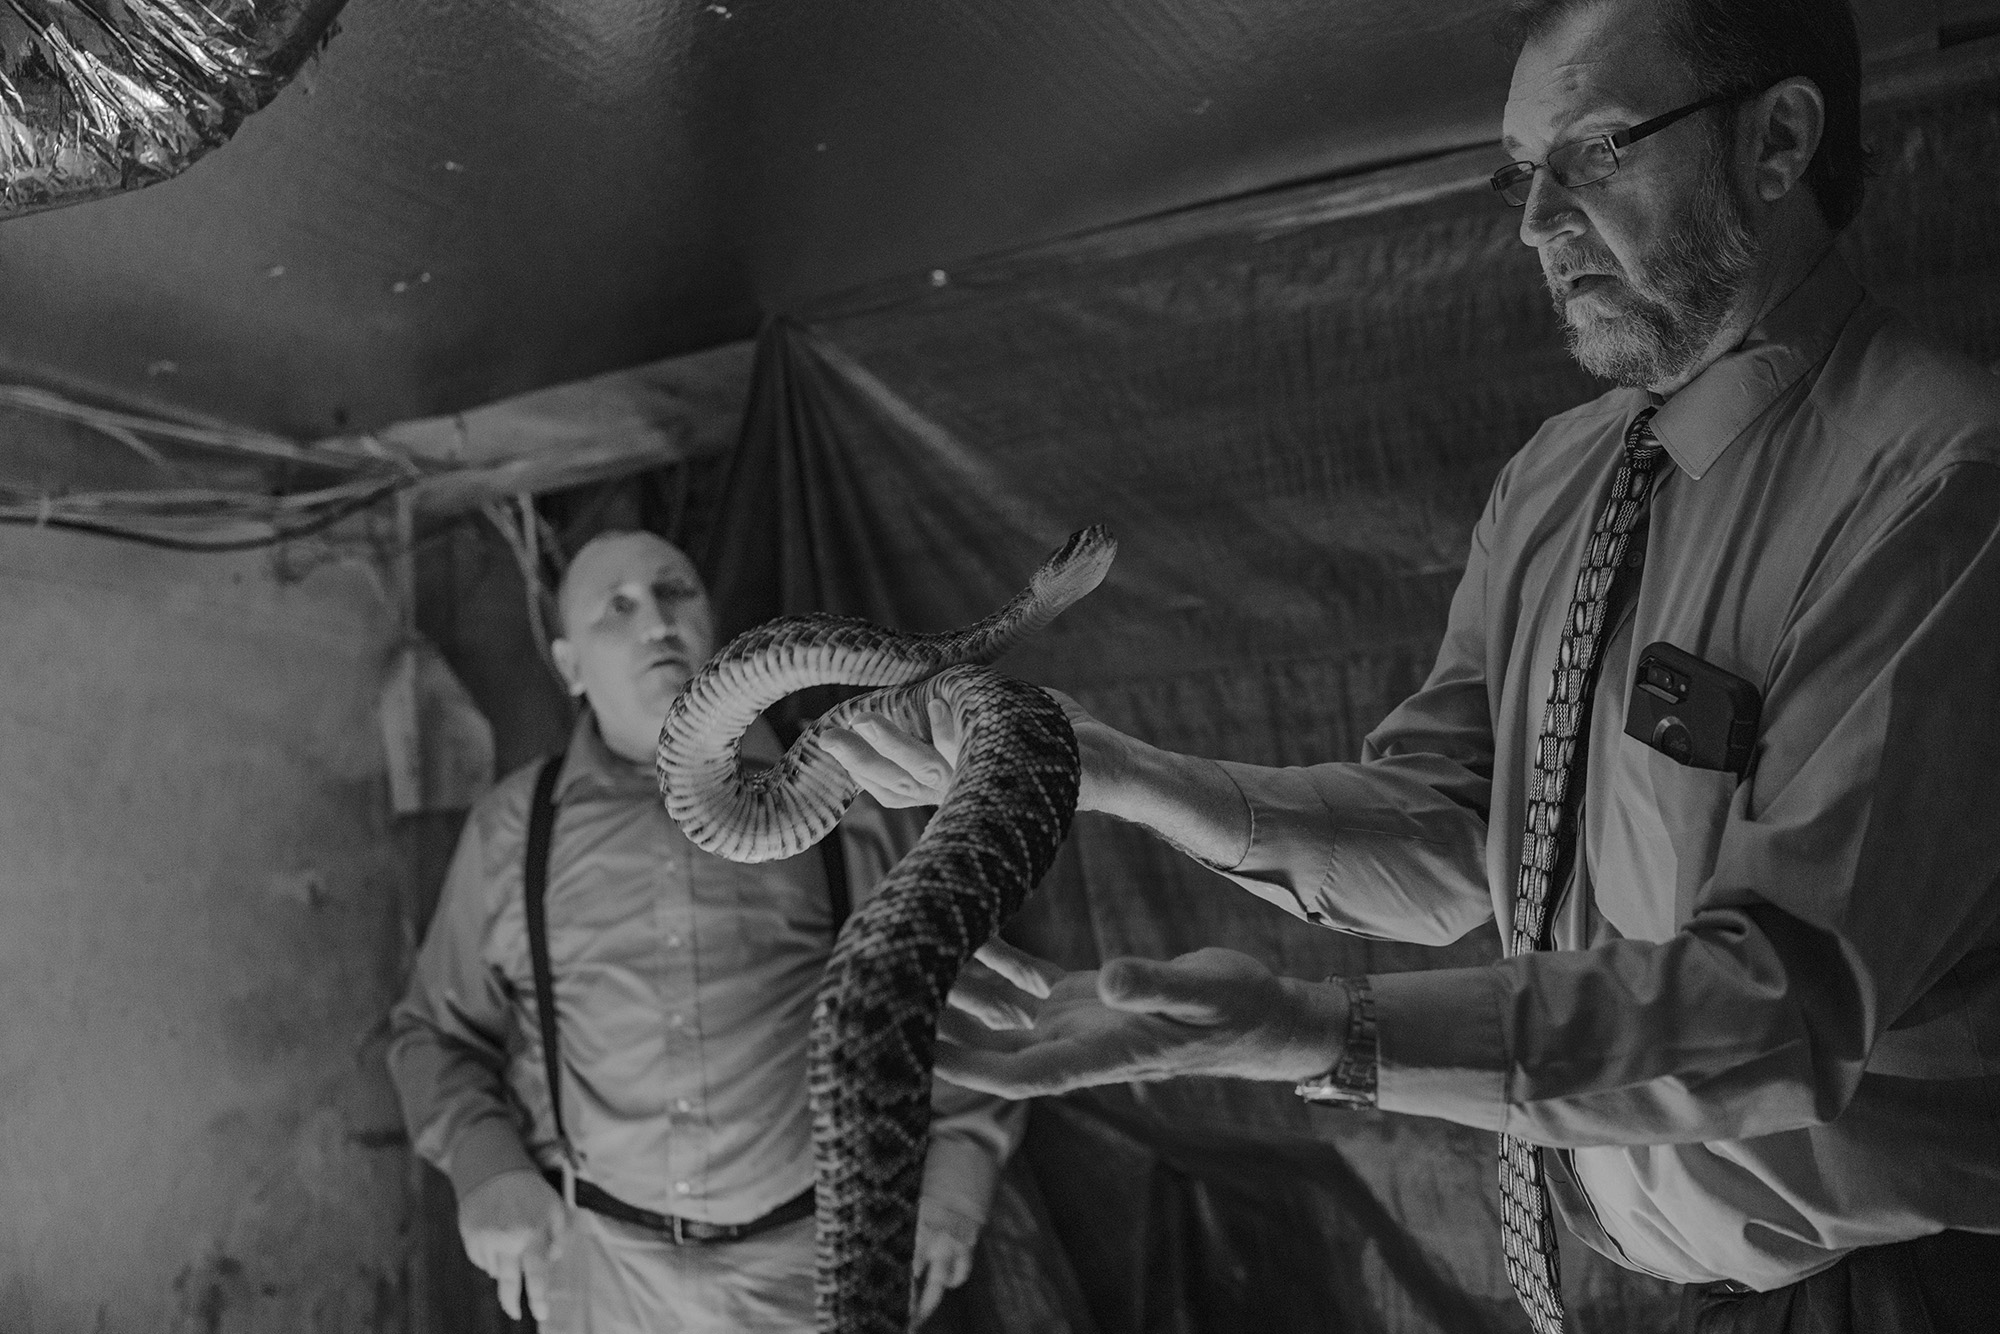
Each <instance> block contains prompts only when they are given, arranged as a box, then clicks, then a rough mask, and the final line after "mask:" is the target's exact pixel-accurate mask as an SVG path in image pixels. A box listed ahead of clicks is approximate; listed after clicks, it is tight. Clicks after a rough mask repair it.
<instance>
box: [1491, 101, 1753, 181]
mask: <svg viewBox="0 0 2000 1334" xmlns="http://www.w3.org/2000/svg"><path fill="white" fill-rule="evenodd" d="M1755 95H1756V93H1755V91H1754V90H1750V91H1739V92H1733V93H1717V94H1716V95H1715V96H1713V97H1704V98H1702V99H1701V101H1699V102H1690V103H1688V104H1687V105H1686V106H1684V107H1680V108H1677V109H1676V110H1673V111H1669V112H1668V113H1667V114H1666V115H1664V116H1655V117H1653V118H1652V119H1651V120H1648V121H1641V122H1640V123H1639V124H1637V125H1634V126H1633V127H1632V128H1630V129H1628V130H1620V131H1618V133H1616V134H1597V135H1592V136H1591V137H1590V138H1588V139H1578V140H1576V141H1574V142H1573V143H1567V144H1562V145H1559V146H1558V147H1555V148H1552V149H1550V150H1549V156H1548V160H1547V161H1546V162H1509V163H1508V164H1507V165H1506V166H1504V167H1502V168H1500V170H1498V171H1496V172H1494V173H1493V189H1494V190H1495V191H1496V192H1497V193H1498V194H1499V196H1500V197H1501V198H1502V199H1504V200H1506V201H1507V205H1508V207H1510V208H1520V207H1521V206H1522V205H1523V204H1526V203H1527V202H1528V191H1529V190H1530V189H1532V188H1533V187H1534V184H1535V172H1536V170H1537V169H1538V168H1541V167H1547V168H1548V170H1549V172H1550V174H1551V175H1553V176H1554V177H1555V178H1556V183H1557V184H1558V185H1561V186H1562V187H1563V188H1564V189H1569V190H1573V189H1575V188H1576V187H1577V186H1579V185H1595V184H1596V183H1597V182H1599V181H1601V180H1604V179H1606V178H1607V177H1610V176H1612V175H1615V174H1616V173H1617V171H1618V150H1619V149H1621V148H1630V147H1631V146H1632V145H1633V144H1636V143H1638V142H1639V141H1640V140H1641V139H1644V138H1645V137H1646V136H1647V135H1649V134H1658V133H1659V132H1660V131H1661V130H1664V129H1666V128H1667V126H1669V125H1672V124H1673V123H1674V122H1675V121H1677V120H1681V119H1683V118H1685V117H1688V116H1692V115H1693V114H1694V113H1695V112H1697V111H1706V110H1708V108H1710V107H1712V106H1720V105H1721V104H1722V103H1724V102H1737V101H1741V100H1742V99H1743V98H1746V97H1754V96H1755Z"/></svg>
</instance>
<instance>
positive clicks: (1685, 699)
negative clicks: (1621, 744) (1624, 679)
mask: <svg viewBox="0 0 2000 1334" xmlns="http://www.w3.org/2000/svg"><path fill="white" fill-rule="evenodd" d="M1762 712H1763V699H1762V697H1761V696H1760V695H1759V694H1758V691H1757V687H1756V686H1753V685H1751V684H1750V683H1749V682H1748V681H1746V680H1744V679H1743V678H1742V677H1740V676H1737V675H1735V674H1734V673H1732V672H1725V671H1724V670H1722V668H1720V667H1717V666H1716V665H1715V664H1714V663H1710V662H1703V661H1702V660H1701V659H1700V658H1697V657H1695V656H1694V655H1693V654H1692V653H1688V652H1684V651H1683V650H1681V649H1677V648H1675V647H1674V646H1673V645H1672V644H1669V643H1665V642H1664V641H1662V642H1658V643H1652V644H1648V645H1646V647H1645V648H1643V649H1641V650H1640V652H1639V665H1638V667H1637V669H1636V670H1634V671H1633V673H1632V694H1631V697H1630V703H1629V704H1628V705H1627V707H1626V710H1625V735H1626V736H1629V737H1631V738H1632V739H1633V740H1634V741H1638V742H1642V743H1643V744H1645V745H1647V746H1650V747H1652V748H1653V749H1654V750H1657V751H1659V752H1660V754H1662V755H1665V756H1666V757H1667V758H1668V759H1671V760H1673V761H1674V762H1675V763H1676V764H1683V765H1686V766H1687V767H1688V768H1690V769H1712V770H1717V771H1719V772H1722V773H1731V774H1735V775H1736V776H1737V777H1738V778H1739V779H1740V778H1742V777H1743V776H1744V774H1746V773H1748V772H1749V770H1750V754H1751V752H1752V750H1754V749H1755V747H1756V745H1757V722H1758V719H1759V717H1760V716H1761V715H1762Z"/></svg>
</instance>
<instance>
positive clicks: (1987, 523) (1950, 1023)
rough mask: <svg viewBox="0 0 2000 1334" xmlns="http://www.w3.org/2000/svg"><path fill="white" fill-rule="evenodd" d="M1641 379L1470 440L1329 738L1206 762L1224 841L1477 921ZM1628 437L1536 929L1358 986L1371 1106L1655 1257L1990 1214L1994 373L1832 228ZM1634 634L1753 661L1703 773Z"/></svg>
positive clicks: (1294, 888) (1999, 854) (1377, 929)
mask: <svg viewBox="0 0 2000 1334" xmlns="http://www.w3.org/2000/svg"><path fill="white" fill-rule="evenodd" d="M1660 401H1661V400H1659V399H1658V398H1656V397H1654V396H1652V395H1649V394H1647V393H1646V392H1645V391H1643V390H1629V389H1626V390H1615V391H1613V392H1611V393H1607V394H1605V395H1604V396H1603V397H1601V398H1598V399H1597V400H1595V401H1594V402H1591V403H1588V404H1585V405H1584V406H1582V407H1579V408H1577V409H1575V410H1573V411H1570V412H1566V413H1564V414H1562V415H1561V416H1558V417H1555V418H1553V419H1551V420H1550V421H1549V422H1548V423H1547V424H1546V425H1544V426H1543V428H1542V429H1541V431H1540V432H1538V433H1537V434H1536V436H1535V437H1534V439H1533V440H1531V441H1530V442H1529V443H1528V445H1527V447H1526V448H1525V449H1523V450H1522V451H1521V452H1520V453H1519V454H1517V455H1516V456H1515V457H1514V458H1513V459H1512V460H1511V461H1510V462H1509V463H1508V464H1507V466H1506V467H1505V468H1504V469H1503V470H1502V472H1501V474H1500V477H1499V479H1498V481H1497V482H1496V483H1495V485H1494V488H1493V493H1492V497H1491V499H1490V501H1489V502H1488V505H1487V508H1486V511H1485V514H1484V516H1483V517H1482V518H1481V520H1480V521H1479V524H1478V526H1477V528H1476V530H1475V532H1474V534H1473V539H1472V549H1471V554H1470V557H1469V559H1468V562H1467V566H1466V571H1465V577H1464V579H1463V581H1462V582H1461V583H1460V585H1459V588H1458V591H1457V594H1456V597H1455V600H1454V601H1453V604H1452V608H1451V613H1450V618H1449V622H1448V626H1447V629H1446V632H1445V637H1444V642H1443V646H1442V648H1441V650H1440V652H1439V655H1438V660H1437V665H1436V667H1435V668H1434V669H1433V671H1432V673H1431V676H1430V678H1429V680H1428V681H1427V682H1426V684H1425V685H1424V686H1423V688H1422V689H1421V690H1420V691H1419V692H1418V693H1417V694H1416V695H1414V696H1412V697H1411V698H1410V699H1409V700H1408V701H1406V702H1405V703H1404V704H1403V705H1402V706H1401V707H1399V708H1398V709H1397V710H1396V711H1395V712H1394V713H1392V714H1391V715H1390V716H1389V717H1388V719H1387V720H1385V721H1384V722H1383V724H1382V725H1381V727H1380V728H1379V729H1377V730H1376V732H1375V733H1374V734H1373V735H1372V736H1371V737H1370V738H1369V739H1368V742H1367V743H1366V746H1365V748H1364V754H1363V759H1362V761H1361V762H1360V763H1357V764H1327V765H1318V766H1313V767H1308V768H1302V769H1288V770H1274V769H1258V768H1252V767H1249V766H1244V765H1234V764H1232V765H1228V766H1225V767H1226V768H1227V769H1228V771H1229V773H1230V774H1231V776H1232V777H1233V778H1234V779H1235V781H1236V782H1237V785H1238V786H1239V787H1240V788H1241V789H1242V791H1243V793H1244V795H1245V797H1246V799H1247V800H1248V802H1249V805H1250V808H1251V812H1252V820H1253V829H1254V833H1253V837H1252V842H1251V846H1250V850H1249V852H1248V854H1247V855H1246V856H1245V858H1244V859H1243V861H1242V862H1241V863H1240V864H1239V865H1237V866H1236V867H1234V868H1231V869H1230V870H1229V871H1228V872H1227V874H1229V875H1230V876H1231V877H1232V878H1233V879H1235V880H1236V881H1237V882H1238V883H1240V884H1242V885H1243V886H1245V887H1246V888H1248V889H1250V890H1251V891H1253V892H1255V893H1257V894H1259V895H1261V896H1262V897H1265V898H1267V899H1269V900H1270V901H1272V902H1274V903H1276V904H1278V905H1279V906H1280V907H1283V908H1286V909H1287V910H1289V911H1291V912H1293V913H1295V914H1298V915H1300V916H1303V917H1305V918H1307V919H1308V920H1311V921H1314V922H1318V923H1321V924H1323V925H1326V926H1329V927H1333V928H1336V929H1339V930H1344V931H1350V932H1354V933H1357V934H1360V935H1365V936H1373V937H1379V938H1385V939H1394V940H1405V941H1419V942H1430V943H1439V942H1445V941H1450V940H1454V939H1456V938H1458V937H1460V936H1462V935H1464V934H1465V933H1466V932H1468V931H1470V930H1472V929H1473V928H1474V927H1476V926H1478V925H1480V924H1481V923H1483V922H1485V921H1487V920H1488V919H1489V918H1497V919H1498V926H1499V930H1500V937H1501V939H1503V940H1504V939H1507V938H1508V933H1509V929H1510V926H1511V923H1512V918H1513V895H1514V887H1515V868H1516V866H1517V863H1518V861H1519V857H1520V850H1521V842H1522V836H1523V824H1524V820H1525V809H1526V789H1527V780H1528V773H1529V767H1530V765H1529V756H1530V751H1531V748H1532V747H1533V745H1534V744H1535V740H1536V737H1537V735H1538V733H1539V730H1540V726H1541V721H1542V710H1543V706H1544V704H1545V702H1546V700H1547V698H1548V694H1549V687H1550V676H1551V669H1552V665H1553V662H1554V659H1555V654H1556V647H1557V643H1558V640H1559V638H1560V635H1561V629H1562V622H1563V620H1564V618H1565V616H1566V615H1567V612H1568V608H1569V604H1570V597H1571V593H1572V591H1573V589H1574V586H1575V582H1576V576H1577V570H1578V567H1579V563H1580V559H1581V553H1582V548H1583V545H1584V543H1585V540H1586V538H1587V537H1588V535H1589V533H1590V530H1591V526H1592V523H1593V521H1594V519H1595V517H1596V513H1597V511H1598V510H1599V508H1601V506H1602V505H1603V503H1604V497H1605V495H1606V493H1607V489H1608V487H1609V484H1610V480H1611V475H1612V472H1613V471H1614V469H1615V468H1616V467H1617V465H1618V461H1619V458H1620V453H1621V450H1622V447H1623V446H1622V439H1623V436H1624V433H1625V430H1626V428H1627V426H1628V425H1629V424H1630V423H1631V421H1632V419H1633V417H1634V416H1635V415H1636V414H1637V413H1638V412H1639V410H1640V409H1642V408H1643V407H1645V406H1646V405H1647V404H1648V403H1649V402H1652V403H1658V402H1660ZM1654 429H1655V431H1656V433H1657V434H1658V436H1659V438H1660V440H1661V442H1662V443H1663V444H1664V445H1665V447H1666V449H1667V452H1668V454H1669V455H1670V456H1671V457H1672V460H1673V464H1674V466H1673V467H1672V468H1667V469H1663V472H1664V473H1665V475H1664V477H1662V478H1661V480H1660V481H1659V483H1658V488H1657V490H1656V491H1655V493H1654V499H1653V505H1652V511H1651V527H1650V537H1649V540H1648V544H1647V548H1646V552H1645V557H1644V565H1643V571H1642V580H1641V584H1640V587H1639V590H1638V595H1637V600H1636V604H1628V605H1627V609H1626V611H1625V613H1624V616H1623V618H1622V620H1621V621H1620V622H1619V623H1618V624H1617V626H1616V627H1615V629H1614V630H1613V631H1611V632H1610V634H1609V637H1608V640H1607V642H1606V645H1605V650H1604V665H1603V669H1602V675H1601V677H1600V679H1599V684H1598V687H1597V695H1596V708H1595V712H1594V715H1593V717H1592V719H1591V731H1590V737H1589V747H1588V752H1587V755H1588V765H1587V769H1586V781H1585V787H1584V806H1583V812H1582V819H1581V826H1580V828H1581V833H1582V850H1581V855H1580V857H1579V858H1578V859H1577V860H1578V870H1577V872H1576V875H1575V878H1574V880H1573V882H1572V884H1571V885H1570V887H1569V889H1568V892H1567V894H1566V895H1565V896H1564V897H1563V898H1562V900H1561V901H1560V902H1559V903H1558V904H1557V905H1556V908H1555V924H1554V939H1555V943H1556V949H1555V950H1554V951H1552V952H1546V953H1538V954H1532V955H1528V956H1525V957H1519V958H1513V959H1508V960H1506V961H1504V962H1501V963H1498V964H1496V965H1494V966H1491V967H1485V968H1465V969H1448V970H1439V971H1434V972H1419V973H1402V974H1389V975H1383V976H1377V977H1374V978H1372V979H1371V984H1372V987H1373V990H1374V993H1375V997H1376V1002H1375V1003H1376V1016H1377V1021H1378V1025H1379V1040H1380V1060H1381V1065H1380V1105H1381V1106H1382V1107H1383V1108H1385V1109H1388V1110H1392V1111H1398V1112H1409V1113H1416V1114H1419V1115H1426V1116H1438V1117H1444V1118H1446V1119H1449V1120H1453V1121H1457V1122H1461V1123H1463V1124H1466V1125H1471V1126H1479V1127H1483V1128H1485V1129H1488V1130H1496V1131H1499V1130H1504V1131H1507V1132H1509V1133H1511V1134H1514V1135H1517V1136H1520V1137H1522V1138H1524V1139H1527V1140H1530V1141H1534V1142H1537V1143H1539V1144H1542V1145H1547V1146H1553V1147H1554V1148H1555V1149H1557V1150H1560V1152H1545V1153H1544V1155H1543V1157H1544V1161H1545V1162H1546V1163H1548V1164H1549V1167H1550V1178H1551V1193H1552V1194H1553V1195H1554V1197H1555V1199H1556V1202H1557V1205H1558V1207H1559V1208H1560V1209H1561V1211H1562V1213H1563V1215H1564V1218H1565V1221H1566V1222H1567V1223H1568V1224H1569V1226H1570V1227H1571V1228H1572V1229H1573V1230H1575V1231H1576V1232H1577V1233H1578V1234H1579V1235H1581V1236H1582V1237H1583V1238H1584V1239H1585V1240H1586V1241H1588V1242H1589V1243H1590V1244H1592V1245H1593V1246H1595V1247H1596V1248H1597V1249H1599V1250H1601V1251H1603V1252H1604V1253H1605V1254H1607V1255H1609V1256H1611V1257H1612V1258H1613V1259H1615V1260H1618V1261H1620V1262H1622V1263H1624V1264H1626V1265H1629V1266H1631V1267H1632V1268H1635V1269H1639V1270H1643V1271H1646V1272H1649V1273H1652V1274H1655V1275H1658V1276H1660V1277H1663V1278H1667V1279H1671V1280H1675V1281H1678V1282H1686V1283H1697V1282H1708V1281H1716V1280H1731V1281H1734V1282H1738V1283H1741V1284H1745V1285H1747V1286H1749V1287H1752V1288H1757V1289H1769V1288H1774V1287H1778V1286H1781V1285H1783V1284H1786V1283H1789V1282H1792V1281H1795V1280H1797V1279H1800V1278H1803V1277H1805V1276H1807V1275H1810V1274H1812V1273H1814V1272H1816V1271H1818V1270H1820V1269H1823V1268H1825V1267H1827V1266H1828V1265H1830V1264H1832V1263H1834V1262H1835V1261H1836V1260H1837V1259H1838V1258H1839V1257H1840V1255H1841V1254H1843V1253H1844V1252H1846V1251H1847V1250H1849V1249H1851V1248H1854V1247H1857V1246H1867V1245H1873V1244H1878V1243H1887V1242H1895V1241H1899V1240H1903V1239H1907V1238H1912V1237H1918V1236H1923V1235H1926V1234H1929V1233H1932V1232H1935V1231H1938V1230H1939V1229H1942V1228H1947V1227H1950V1228H1964V1229H1971V1230H1975V1231H1985V1232H1996V1231H2000V542H1997V541H1996V532H2000V379H1996V378H1995V377H1994V376H1993V375H1991V374H1988V373H1987V372H1986V371H1984V370H1983V369H1981V368H1979V367H1978V366H1976V365H1974V364H1973V363H1971V362H1969V361H1966V360H1964V359H1962V358H1960V357H1957V356H1956V355H1954V354H1950V353H1946V352H1943V351H1941V350H1939V349H1937V348H1935V347H1934V346H1932V345H1930V344H1929V343H1927V342H1926V341H1924V340H1923V339H1922V338H1921V337H1920V336H1919V335H1918V334H1916V333H1915V332H1914V331H1913V330H1912V329H1911V328H1910V326H1909V325H1908V324H1907V323H1905V322H1904V321H1903V320H1902V319H1901V318H1900V317H1899V316H1897V315H1896V314H1894V313H1893V312H1891V311H1890V310H1888V309H1887V308H1886V307H1884V306H1882V305H1880V304H1879V303H1877V302H1876V301H1874V300H1872V299H1871V298H1869V297H1868V296H1867V295H1865V294H1864V293H1863V291H1862V289H1861V288H1860V287H1859V286H1858V285H1857V284H1856V282H1855V281H1854V279H1853V277H1852V276H1851V275H1850V273H1849V272H1848V270H1847V268H1846V267H1845V266H1844V264H1843V263H1842V261H1841V260H1840V259H1839V258H1838V257H1837V256H1831V255H1830V256H1829V257H1827V258H1826V259H1824V260H1823V261H1822V262H1821V263H1820V264H1819V265H1818V266H1817V267H1816V269H1815V270H1814V272H1813V273H1812V275H1811V276H1810V277H1809V278H1808V279H1807V280H1806V281H1805V282H1804V283H1802V284H1801V285H1800V286H1799V287H1798V288H1797V289H1796V290H1795V291H1794V292H1793V293H1791V294H1790V295H1789V296H1788V297H1787V298H1786V299H1785V300H1784V301H1783V302H1782V303H1781V304H1780V305H1779V306H1778V308H1777V309H1775V310H1774V311H1773V312H1772V313H1771V314H1770V315H1769V316H1768V317H1767V318H1766V319H1765V320H1764V321H1763V322H1762V323H1761V324H1760V326H1759V327H1758V328H1756V329H1754V330H1753V331H1752V332H1751V333H1750V335H1749V336H1748V338H1747V339H1746V340H1745V341H1744V342H1743V344H1742V345H1741V346H1740V347H1739V348H1738V349H1736V350H1735V351H1733V352H1731V353H1730V354H1729V355H1727V356H1724V357H1723V358H1721V359H1720V360H1719V361H1717V362H1716V363H1715V364H1714V365H1712V366H1711V367H1709V368H1708V369H1707V370H1706V371H1704V372H1703V373H1702V374H1701V375H1700V376H1699V377H1697V378H1696V379H1695V380H1694V381H1693V382H1691V383H1690V384H1689V385H1687V386H1686V387H1685V388H1683V389H1681V390H1680V391H1678V392H1677V393H1675V394H1673V395H1672V396H1671V397H1669V398H1667V399H1666V400H1664V403H1663V404H1662V406H1661V407H1660V411H1659V414H1658V416H1657V417H1656V418H1655V420H1654ZM1658 640H1664V641H1667V642H1670V643H1672V644H1674V645H1676V646H1677V647H1679V648H1681V649H1684V650H1686V651H1687V652H1689V653H1692V654H1694V655H1695V656H1697V657H1699V658H1702V659H1705V660H1706V661H1708V662H1709V663H1712V664H1714V665H1715V666H1718V667H1721V668H1723V669H1724V670H1726V671H1729V672H1732V673H1734V674H1736V675H1737V676H1739V677H1742V678H1745V679H1746V680H1748V681H1750V682H1751V683H1752V684H1754V685H1755V686H1756V687H1757V688H1758V689H1759V690H1760V691H1761V692H1762V695H1763V701H1764V704H1763V718H1762V723H1761V727H1760V729H1759V734H1758V739H1757V744H1756V750H1755V753H1754V757H1753V760H1752V766H1753V767H1752V768H1751V771H1750V773H1749V775H1748V776H1747V778H1745V779H1744V780H1743V781H1741V782H1740V783H1739V782H1738V780H1737V779H1736V777H1735V776H1734V775H1732V774H1729V773H1723V772H1717V771H1709V770H1701V769H1694V768H1688V767H1685V766H1683V765H1681V764H1678V763H1676V762H1675V761H1674V760H1672V759H1670V758H1669V757H1668V756H1666V755H1664V754H1661V753H1660V752H1658V751H1656V750H1654V749H1652V748H1650V747H1648V746H1647V745H1646V744H1644V743H1643V742H1640V741H1637V740H1633V739H1632V738H1630V737H1628V736H1626V735H1625V728H1624V723H1625V719H1626V709H1627V705H1628V703H1629V700H1630V694H1631V690H1632V684H1631V677H1632V672H1633V662H1634V658H1635V647H1643V646H1645V645H1649V644H1651V643H1653V642H1655V641H1658Z"/></svg>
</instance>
